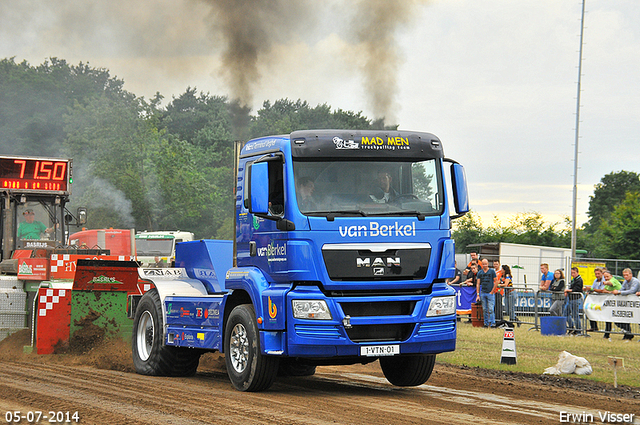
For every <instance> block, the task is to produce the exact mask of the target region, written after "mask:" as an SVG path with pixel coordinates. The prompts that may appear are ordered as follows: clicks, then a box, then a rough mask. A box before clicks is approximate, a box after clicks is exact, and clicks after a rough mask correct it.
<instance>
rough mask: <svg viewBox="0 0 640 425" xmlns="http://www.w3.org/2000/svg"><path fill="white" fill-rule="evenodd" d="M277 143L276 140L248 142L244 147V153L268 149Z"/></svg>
mask: <svg viewBox="0 0 640 425" xmlns="http://www.w3.org/2000/svg"><path fill="white" fill-rule="evenodd" d="M276 143H278V139H267V140H258V141H257V142H249V143H247V144H246V145H245V146H244V151H245V152H250V151H253V150H256V149H258V150H262V149H270V148H272V147H274V146H275V145H276Z"/></svg>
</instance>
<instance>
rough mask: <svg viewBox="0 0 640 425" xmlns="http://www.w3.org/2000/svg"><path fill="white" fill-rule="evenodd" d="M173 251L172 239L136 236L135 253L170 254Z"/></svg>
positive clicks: (141, 254) (142, 254) (140, 254)
mask: <svg viewBox="0 0 640 425" xmlns="http://www.w3.org/2000/svg"><path fill="white" fill-rule="evenodd" d="M172 252H173V239H142V238H136V254H138V255H139V256H145V255H146V256H152V255H157V256H164V257H166V256H170V255H171V253H172Z"/></svg>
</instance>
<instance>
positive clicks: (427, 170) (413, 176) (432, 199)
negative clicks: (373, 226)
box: [293, 159, 444, 216]
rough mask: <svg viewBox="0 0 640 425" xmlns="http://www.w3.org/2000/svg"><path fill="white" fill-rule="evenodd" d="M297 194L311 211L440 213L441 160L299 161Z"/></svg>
mask: <svg viewBox="0 0 640 425" xmlns="http://www.w3.org/2000/svg"><path fill="white" fill-rule="evenodd" d="M293 169H294V176H295V181H296V198H297V203H298V207H299V209H300V211H301V212H302V213H303V214H307V215H318V216H321V215H329V214H331V215H360V216H369V215H373V216H375V215H391V216H394V215H414V214H417V215H439V214H441V213H442V211H443V208H444V205H443V199H444V196H443V192H442V190H443V189H442V187H443V185H442V179H441V177H440V176H441V174H440V171H439V170H440V165H439V162H438V160H434V159H430V160H421V161H416V162H380V161H322V162H320V161H295V162H294V167H293Z"/></svg>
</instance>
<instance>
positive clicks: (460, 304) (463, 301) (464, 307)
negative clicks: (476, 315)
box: [451, 285, 476, 314]
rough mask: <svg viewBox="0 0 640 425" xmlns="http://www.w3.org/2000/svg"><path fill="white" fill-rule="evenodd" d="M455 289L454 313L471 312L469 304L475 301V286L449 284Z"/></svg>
mask: <svg viewBox="0 0 640 425" xmlns="http://www.w3.org/2000/svg"><path fill="white" fill-rule="evenodd" d="M451 287H452V288H453V289H455V290H456V313H457V314H471V304H473V303H474V302H476V287H475V286H458V285H451Z"/></svg>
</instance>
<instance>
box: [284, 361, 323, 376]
mask: <svg viewBox="0 0 640 425" xmlns="http://www.w3.org/2000/svg"><path fill="white" fill-rule="evenodd" d="M315 373H316V366H315V365H308V364H304V363H300V362H299V361H297V360H296V359H281V360H280V367H279V368H278V376H313V375H314V374H315Z"/></svg>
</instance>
